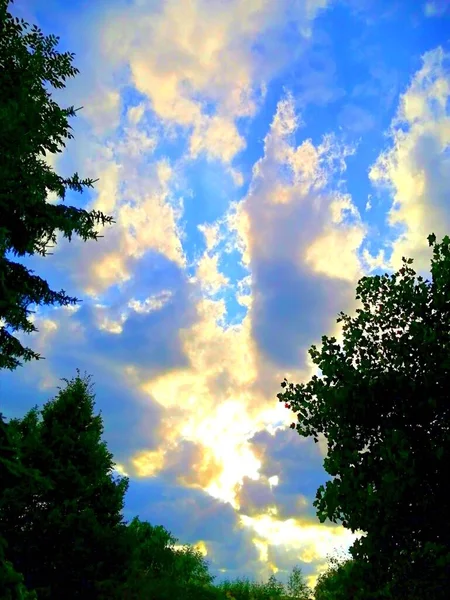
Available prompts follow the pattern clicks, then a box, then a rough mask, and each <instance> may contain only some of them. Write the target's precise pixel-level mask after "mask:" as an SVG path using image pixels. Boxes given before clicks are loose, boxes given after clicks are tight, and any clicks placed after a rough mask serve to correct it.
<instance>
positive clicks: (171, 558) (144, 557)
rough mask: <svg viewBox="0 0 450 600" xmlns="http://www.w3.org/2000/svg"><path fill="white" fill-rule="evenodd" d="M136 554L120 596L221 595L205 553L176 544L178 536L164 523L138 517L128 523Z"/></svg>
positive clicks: (205, 596) (130, 599)
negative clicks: (153, 524) (156, 523)
mask: <svg viewBox="0 0 450 600" xmlns="http://www.w3.org/2000/svg"><path fill="white" fill-rule="evenodd" d="M127 529H128V533H129V535H130V539H131V547H132V555H131V559H130V564H129V567H128V576H127V582H126V584H125V586H124V588H123V589H121V591H120V597H121V598H124V599H129V600H132V599H133V600H134V599H136V600H138V599H140V598H145V597H149V598H155V600H165V599H166V598H167V599H168V600H169V599H170V598H187V599H189V598H192V599H193V600H194V599H198V600H201V599H204V600H208V599H209V598H217V597H218V595H217V591H216V590H215V589H214V588H213V587H212V582H213V579H214V578H213V577H212V576H211V575H210V573H209V571H208V564H207V562H206V561H205V559H204V557H203V555H202V554H201V553H200V552H199V551H198V550H196V549H194V548H192V547H190V546H184V547H182V548H174V546H175V545H176V544H177V542H178V540H177V539H176V538H174V537H173V536H172V535H171V534H170V533H169V532H168V531H167V530H166V529H164V527H161V526H156V527H154V526H152V525H150V523H147V522H145V521H144V522H143V521H140V520H139V518H138V517H135V518H134V519H133V520H132V521H131V523H129V525H128V528H127Z"/></svg>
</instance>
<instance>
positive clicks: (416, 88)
mask: <svg viewBox="0 0 450 600" xmlns="http://www.w3.org/2000/svg"><path fill="white" fill-rule="evenodd" d="M449 96H450V70H449V54H446V53H445V52H444V50H443V49H442V48H436V49H435V50H432V51H430V52H427V53H426V54H424V55H423V57H422V67H421V68H420V69H419V71H417V72H416V73H415V75H414V76H413V78H412V80H411V83H410V85H409V87H408V89H407V90H406V92H405V93H404V94H402V96H401V97H400V105H399V108H398V112H397V116H396V118H395V119H394V121H393V123H392V125H391V128H390V131H389V134H390V141H391V146H390V148H388V149H387V150H386V151H384V152H383V153H382V154H380V156H379V157H378V159H377V161H376V163H375V164H374V165H373V166H372V168H371V170H370V178H371V180H372V182H373V184H374V185H375V186H378V187H381V188H382V187H387V190H388V192H389V194H390V197H391V198H392V206H391V208H390V210H389V211H388V214H387V216H388V222H389V224H390V225H391V226H392V227H398V228H400V234H399V236H398V237H397V240H396V241H395V243H394V245H393V248H392V250H393V252H392V257H391V264H392V267H393V268H394V269H397V268H398V267H399V266H400V265H401V258H402V256H407V257H410V256H413V257H415V263H416V265H417V266H418V267H419V268H421V269H424V268H426V267H427V263H428V261H429V250H428V248H427V242H426V238H427V236H428V235H429V234H430V233H432V232H434V233H435V234H436V235H437V236H438V237H441V236H443V235H445V234H447V233H448V231H449V229H450V217H449V211H448V208H447V207H448V190H449V188H450V157H449V153H448V149H449V147H450V115H449V102H448V101H449Z"/></svg>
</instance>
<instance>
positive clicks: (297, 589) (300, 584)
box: [286, 566, 311, 600]
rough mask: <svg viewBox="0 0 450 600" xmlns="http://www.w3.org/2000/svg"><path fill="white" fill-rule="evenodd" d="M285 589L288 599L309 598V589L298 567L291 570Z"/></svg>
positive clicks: (301, 599) (304, 599)
mask: <svg viewBox="0 0 450 600" xmlns="http://www.w3.org/2000/svg"><path fill="white" fill-rule="evenodd" d="M286 589H287V592H288V595H289V598H295V600H308V599H309V598H311V588H310V587H309V586H308V584H307V583H306V581H305V578H304V575H303V573H302V570H301V568H300V567H298V566H295V567H294V568H293V569H292V572H291V574H290V575H289V579H288V581H287V585H286Z"/></svg>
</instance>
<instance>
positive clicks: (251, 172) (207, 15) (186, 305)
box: [0, 0, 450, 585]
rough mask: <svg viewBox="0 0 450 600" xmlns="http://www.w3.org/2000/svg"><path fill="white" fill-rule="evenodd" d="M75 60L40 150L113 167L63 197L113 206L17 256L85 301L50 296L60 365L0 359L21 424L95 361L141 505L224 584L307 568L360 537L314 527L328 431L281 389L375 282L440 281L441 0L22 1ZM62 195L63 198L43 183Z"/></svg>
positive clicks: (60, 160)
mask: <svg viewBox="0 0 450 600" xmlns="http://www.w3.org/2000/svg"><path fill="white" fill-rule="evenodd" d="M11 12H12V13H13V14H14V15H15V16H19V17H23V18H24V19H25V20H26V21H28V22H29V23H31V24H37V25H38V26H39V27H41V29H42V30H43V32H44V33H45V34H56V35H58V36H60V44H59V47H58V49H59V50H60V51H70V52H74V53H75V60H74V65H75V66H76V67H77V68H78V69H79V70H80V73H79V75H77V77H76V78H74V79H71V80H68V82H67V87H66V89H65V90H56V91H55V92H54V93H53V98H54V99H55V101H57V102H58V103H59V104H60V105H61V106H71V105H74V106H75V107H76V108H77V107H80V106H83V109H82V110H80V111H78V113H77V116H76V118H74V119H72V120H71V125H72V127H73V134H74V139H73V140H70V141H69V142H68V143H67V146H66V148H65V150H64V151H63V152H62V153H61V154H57V155H52V156H49V157H47V160H48V162H49V164H51V165H52V166H53V167H54V168H55V170H56V171H57V172H58V173H59V174H60V175H62V176H65V177H69V176H71V175H72V174H73V173H74V172H78V173H79V174H80V177H83V178H87V177H91V178H92V179H97V178H98V179H99V181H98V182H97V183H96V184H95V187H94V189H92V190H86V191H85V192H84V193H83V194H82V195H80V194H76V193H72V192H69V193H68V195H67V200H66V202H67V203H70V204H72V205H74V206H79V207H84V208H87V209H96V210H102V211H103V212H105V213H106V214H110V215H114V218H115V221H116V223H115V224H114V225H110V226H106V227H105V228H104V230H103V231H102V232H101V233H102V235H103V236H104V237H103V238H100V239H99V240H98V241H97V242H95V241H90V242H87V243H84V242H82V241H81V240H72V242H70V243H69V242H68V241H67V240H64V239H59V241H58V244H57V246H56V248H55V249H54V250H53V252H54V254H53V255H52V256H49V257H46V258H39V257H32V258H29V259H26V260H24V264H26V265H27V266H29V267H30V268H33V269H35V270H36V272H37V273H38V274H39V275H41V276H42V277H45V278H46V279H47V280H48V281H49V283H50V284H51V285H52V287H53V288H54V289H58V290H59V289H61V288H63V289H64V290H66V291H67V292H68V293H69V294H70V295H75V296H77V297H79V298H81V299H82V300H83V301H82V302H81V303H80V304H79V305H78V306H77V307H76V308H54V307H46V308H41V309H39V310H38V311H37V312H36V314H35V316H34V319H35V324H36V325H37V327H38V330H39V333H38V334H32V335H31V336H28V337H27V338H25V337H23V338H21V339H23V341H25V342H26V344H27V345H31V346H32V348H33V349H34V350H36V351H38V352H40V353H41V354H42V355H43V356H44V357H45V358H46V360H43V361H39V362H33V363H27V364H26V365H24V366H23V367H21V368H19V369H17V370H16V371H14V372H12V373H2V376H1V378H0V395H1V398H2V410H3V411H4V413H5V415H6V416H7V417H15V416H19V417H20V416H22V415H23V414H24V413H25V412H26V411H27V410H29V409H30V408H31V407H32V406H33V405H35V404H38V405H39V406H41V405H42V404H43V403H44V402H45V401H47V400H49V399H51V398H53V397H54V396H55V395H56V394H57V391H58V390H57V386H58V385H61V378H63V377H65V378H69V379H70V378H72V377H73V376H75V374H76V368H80V369H81V371H82V372H84V371H86V372H87V373H89V374H91V375H92V381H93V383H94V385H95V393H96V408H97V409H98V410H101V412H102V415H103V419H104V424H105V439H106V441H107V443H108V446H109V448H110V450H111V451H112V452H113V454H114V457H115V460H116V461H117V470H118V471H119V472H121V473H126V474H127V475H128V476H129V477H130V488H129V491H128V494H127V497H126V504H125V511H124V514H125V518H126V519H131V518H132V517H133V516H135V515H139V516H140V518H141V519H146V520H148V521H150V522H151V523H152V524H161V525H163V526H164V527H166V528H167V529H169V530H170V531H171V532H172V533H173V534H174V535H175V536H176V537H177V538H178V539H179V540H180V542H181V543H190V544H195V545H196V546H197V547H198V548H200V549H201V551H202V552H203V553H204V554H205V556H206V558H207V559H208V560H209V561H210V565H211V571H212V572H213V574H215V575H217V577H218V578H219V579H223V578H224V577H228V578H234V577H237V576H244V575H246V576H249V577H252V578H255V579H261V578H267V577H268V576H269V575H270V574H272V573H275V574H276V576H277V577H278V578H279V579H281V580H285V579H286V576H287V573H288V572H289V571H290V570H291V568H292V567H293V566H294V565H296V564H298V565H300V566H301V567H302V569H303V571H304V573H305V574H306V575H307V577H308V581H309V583H310V584H311V585H313V584H314V581H315V579H316V577H317V575H318V574H319V573H320V572H322V571H324V570H325V569H326V564H327V556H328V555H330V554H333V553H334V552H345V551H346V549H348V547H349V546H350V545H351V544H352V543H353V541H354V540H355V536H356V534H352V533H351V532H350V531H348V530H345V529H344V528H342V527H341V526H338V525H335V524H332V523H330V522H325V523H324V524H320V523H319V521H318V519H317V517H316V514H315V509H314V507H313V506H312V502H313V500H314V497H315V493H316V490H317V488H318V487H319V485H321V484H323V483H325V481H326V480H327V479H329V476H328V475H327V473H326V472H325V471H324V469H323V466H322V465H323V458H324V456H325V455H326V451H327V444H326V440H325V439H321V440H320V441H319V443H318V444H314V441H313V440H312V439H304V438H300V437H299V436H298V434H297V433H296V432H295V431H292V430H291V429H290V428H289V425H290V423H291V422H292V420H293V416H294V415H293V414H292V413H290V411H289V410H287V409H286V408H284V405H281V404H280V403H279V402H278V401H277V398H276V394H277V393H278V392H279V391H281V388H280V382H281V381H282V380H283V379H284V377H287V378H288V379H290V380H291V381H295V382H300V381H306V380H307V379H308V378H309V377H310V376H311V375H312V374H313V373H314V367H313V365H312V364H311V362H310V360H309V357H308V348H309V347H310V346H311V345H312V344H314V343H320V339H321V336H322V335H324V334H327V335H337V336H339V329H338V325H337V324H336V318H337V315H338V313H339V312H340V311H341V310H342V311H344V312H347V313H352V312H353V311H354V310H355V308H356V301H355V298H354V296H355V287H356V284H357V281H358V279H359V278H360V277H362V276H363V275H370V274H375V273H381V272H391V271H392V270H395V269H397V268H398V267H399V265H400V263H401V258H402V256H407V257H412V258H414V259H415V263H414V264H415V266H416V268H417V269H418V270H419V271H423V272H425V273H426V270H427V267H428V265H429V258H430V254H429V249H428V244H427V239H426V238H427V236H428V234H429V233H431V232H434V233H435V234H436V236H437V237H438V238H440V237H442V236H444V235H446V234H448V233H450V211H449V210H448V205H449V199H448V198H449V196H448V194H449V191H450V102H449V97H450V44H449V32H450V1H449V0H434V1H433V0H430V1H426V0H398V1H395V0H393V1H391V0H390V1H387V0H339V1H338V0H276V1H275V0H108V1H106V0H97V1H96V2H90V1H89V2H88V1H87V0H74V1H72V2H70V3H68V2H63V1H62V0H17V1H16V2H15V3H14V4H13V5H12V8H11ZM49 201H50V202H55V201H56V200H55V198H53V197H49Z"/></svg>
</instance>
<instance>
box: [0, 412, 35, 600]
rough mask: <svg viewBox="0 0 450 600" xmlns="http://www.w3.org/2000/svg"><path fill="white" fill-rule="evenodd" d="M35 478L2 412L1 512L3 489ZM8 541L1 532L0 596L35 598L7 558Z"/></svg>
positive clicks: (8, 599)
mask: <svg viewBox="0 0 450 600" xmlns="http://www.w3.org/2000/svg"><path fill="white" fill-rule="evenodd" d="M23 477H29V478H30V479H31V480H32V479H33V474H32V473H30V472H27V471H26V470H25V469H24V468H23V467H22V466H21V463H20V460H19V457H18V455H17V451H16V448H15V447H14V444H13V442H12V440H11V436H10V432H9V428H8V424H7V423H5V421H4V419H3V415H2V414H1V413H0V482H1V488H0V492H1V493H0V512H1V510H2V503H3V490H4V489H6V488H8V487H9V488H11V487H13V486H17V485H18V484H19V483H20V480H21V478H23ZM7 550H8V549H7V542H6V540H5V538H4V537H3V536H2V535H1V534H0V598H1V599H2V600H34V599H35V597H36V595H35V593H34V592H29V591H28V590H27V589H26V587H25V585H24V580H23V576H22V574H21V573H18V572H17V571H16V569H15V568H14V566H13V565H12V563H11V562H10V561H9V560H7V555H8V554H7Z"/></svg>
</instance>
